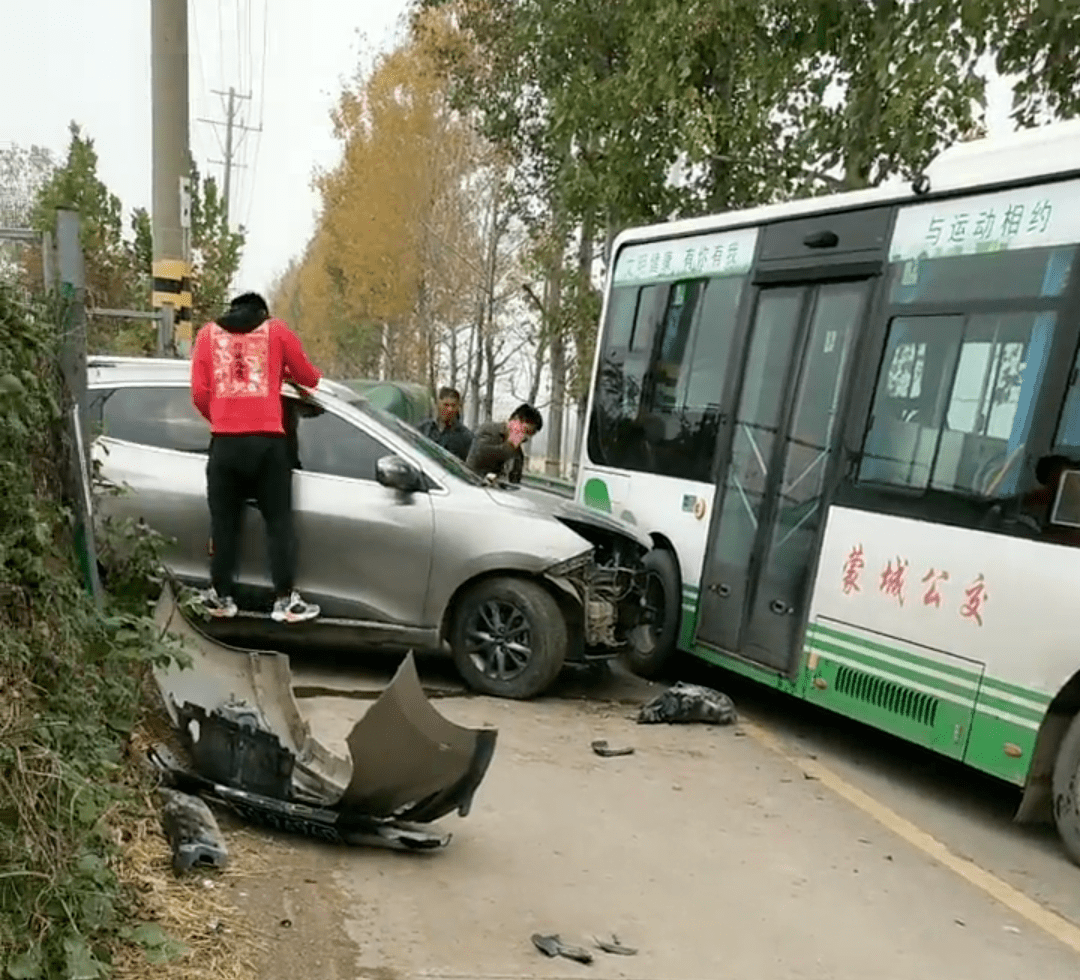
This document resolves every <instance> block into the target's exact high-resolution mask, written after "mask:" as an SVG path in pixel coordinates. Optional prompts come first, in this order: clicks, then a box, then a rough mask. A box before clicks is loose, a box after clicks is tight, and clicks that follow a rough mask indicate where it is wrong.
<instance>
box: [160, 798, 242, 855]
mask: <svg viewBox="0 0 1080 980" xmlns="http://www.w3.org/2000/svg"><path fill="white" fill-rule="evenodd" d="M158 792H159V793H160V795H161V798H162V801H163V802H164V804H165V805H164V807H163V809H162V812H161V823H162V826H163V828H164V830H165V836H166V837H168V838H169V844H170V845H171V846H172V852H173V859H172V866H173V871H175V872H176V873H177V874H183V873H184V872H185V871H190V870H191V869H192V868H224V867H225V865H226V864H228V861H229V849H228V847H227V846H226V845H225V839H224V838H223V837H222V836H221V829H220V828H219V827H218V823H217V820H216V819H215V818H214V814H213V813H212V812H211V810H210V807H208V806H207V805H206V804H205V803H204V802H203V801H202V800H200V799H199V798H198V797H197V796H191V795H190V794H188V793H180V792H177V791H176V790H171V789H166V788H162V789H160V790H159V791H158Z"/></svg>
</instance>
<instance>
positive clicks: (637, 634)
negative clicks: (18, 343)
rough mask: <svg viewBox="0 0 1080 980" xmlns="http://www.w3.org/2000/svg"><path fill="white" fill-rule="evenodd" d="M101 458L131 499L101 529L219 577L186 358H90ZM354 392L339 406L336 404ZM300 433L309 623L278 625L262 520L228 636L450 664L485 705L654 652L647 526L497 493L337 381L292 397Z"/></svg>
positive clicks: (244, 559) (553, 499) (194, 573)
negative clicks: (314, 612) (135, 529)
mask: <svg viewBox="0 0 1080 980" xmlns="http://www.w3.org/2000/svg"><path fill="white" fill-rule="evenodd" d="M88 368H89V370H88V378H89V389H90V393H89V406H90V415H91V423H92V425H93V426H94V431H95V433H97V436H96V438H95V440H94V444H93V454H94V459H95V461H96V463H97V465H98V472H99V474H100V476H101V477H102V478H103V479H104V480H106V481H107V482H109V483H111V484H114V485H116V486H117V487H119V488H120V489H121V492H119V493H115V494H104V495H101V496H100V501H99V512H100V513H101V515H102V516H105V517H107V516H113V517H120V518H122V517H132V518H142V519H143V520H145V522H146V523H147V524H148V525H149V526H150V527H151V528H152V529H154V530H155V531H157V532H159V533H160V534H162V535H164V536H165V537H166V538H167V539H169V542H170V543H169V544H168V545H167V546H166V549H165V551H164V554H163V560H164V562H165V565H166V567H167V569H168V570H169V572H170V573H171V574H172V575H174V576H175V577H176V578H177V579H178V580H180V581H182V582H185V583H187V584H190V585H195V586H202V585H205V584H207V582H208V580H209V548H210V515H209V510H208V508H207V503H206V462H207V453H208V450H209V443H210V431H209V427H208V425H207V423H206V421H205V420H204V419H203V418H202V417H201V416H200V415H199V414H198V412H197V411H196V410H195V408H194V406H193V405H192V402H191V394H190V369H191V368H190V362H188V361H181V360H154V359H145V358H108V357H93V358H91V359H90V361H89V365H88ZM339 395H341V397H339ZM282 397H283V398H284V399H285V404H286V411H287V417H289V418H290V419H291V420H292V422H293V424H294V425H295V439H294V440H293V443H292V445H293V449H294V477H293V480H294V483H293V501H294V510H295V528H296V545H297V549H298V551H297V588H298V589H300V591H301V592H302V593H303V594H304V596H305V597H306V598H308V599H309V600H310V601H313V602H316V603H318V604H319V605H320V606H321V607H322V616H321V617H320V619H318V620H316V621H315V622H312V623H308V624H299V625H289V626H284V625H280V624H276V623H273V622H272V621H271V619H270V616H269V611H270V608H271V605H272V590H271V585H270V580H269V575H268V569H267V561H266V551H265V545H264V537H263V534H264V532H263V525H262V519H261V518H260V516H259V515H258V512H257V511H256V510H255V509H254V506H252V512H251V514H250V515H248V519H247V520H246V521H245V525H244V530H243V541H242V553H241V560H240V566H239V569H238V582H237V601H238V602H239V604H240V607H241V610H242V612H241V615H240V616H238V617H237V618H236V619H234V620H228V621H213V622H212V623H211V624H210V626H209V627H208V628H209V629H210V630H211V631H212V632H213V633H214V635H215V636H217V637H219V638H222V639H225V640H228V641H230V642H238V643H244V644H247V645H253V644H263V643H273V642H274V641H275V639H280V638H281V637H282V631H287V633H288V638H289V640H290V641H292V642H296V641H300V642H302V643H310V644H313V645H314V644H320V645H321V644H331V645H334V646H338V645H342V646H343V647H344V648H345V649H348V648H350V647H354V648H355V647H361V646H371V645H387V646H392V647H399V648H406V649H417V650H439V649H443V650H445V649H447V648H449V651H450V652H451V653H452V655H453V657H454V661H455V663H456V665H457V668H458V670H459V672H460V673H461V675H462V676H463V678H464V679H465V681H466V682H467V683H468V684H469V685H470V686H471V687H473V688H474V689H476V690H478V691H482V692H484V693H488V694H493V695H497V696H502V697H511V698H529V697H534V696H536V695H538V694H540V693H542V692H543V691H544V690H545V689H547V688H548V687H549V686H550V685H551V683H552V682H553V681H554V680H555V678H556V676H557V675H558V674H559V671H560V670H561V668H562V666H563V664H564V662H567V661H570V662H575V661H576V662H579V663H581V662H586V661H588V660H591V659H604V658H610V657H613V656H616V655H618V654H619V653H620V652H621V651H623V650H626V649H627V648H628V647H629V645H630V644H631V643H633V644H635V645H636V646H637V647H639V648H642V649H648V648H650V647H651V646H652V644H653V643H654V642H655V638H656V633H657V629H656V626H655V623H656V621H657V620H658V619H660V618H662V615H661V611H660V610H654V609H653V608H652V607H651V605H650V603H649V601H648V600H647V596H648V595H649V594H651V593H652V592H653V591H654V590H652V589H650V588H649V587H648V574H649V573H648V572H647V571H646V564H645V562H644V559H645V556H646V554H647V552H648V551H649V549H650V548H651V546H652V542H651V541H650V539H649V538H647V537H645V536H644V535H642V534H641V533H640V532H638V531H637V530H636V529H635V528H634V527H632V526H631V525H629V524H626V523H624V522H621V521H617V520H615V519H613V518H610V517H608V516H606V515H604V514H601V513H599V512H596V511H592V510H588V509H586V508H583V507H580V506H578V505H576V504H573V503H571V502H570V501H568V500H565V499H563V498H561V497H558V496H556V495H554V494H548V493H545V492H544V491H540V490H530V489H527V488H522V487H520V486H513V487H511V486H502V485H492V484H490V483H489V482H487V481H485V480H483V479H481V478H479V477H478V476H477V475H476V474H474V473H473V472H472V471H471V470H469V469H468V468H466V467H465V465H464V464H463V463H462V462H461V461H460V460H458V459H457V458H456V457H455V456H453V455H451V454H449V453H447V452H445V451H444V450H443V449H442V448H441V447H439V446H437V445H435V444H434V443H433V442H431V441H430V440H428V439H426V438H425V437H424V436H422V435H420V434H419V433H418V432H417V431H416V430H414V429H413V428H411V427H410V426H408V425H407V424H406V423H404V422H402V421H401V420H400V419H398V418H396V417H394V416H392V415H389V414H387V413H385V412H382V411H380V410H379V409H376V408H373V407H372V406H370V405H369V404H368V403H367V402H366V400H365V399H364V398H363V397H362V396H360V395H356V394H355V393H350V392H348V390H347V389H344V390H343V386H337V385H335V384H333V383H332V382H328V383H326V382H324V383H323V384H320V386H319V388H318V389H317V390H316V391H314V392H311V393H304V394H301V393H299V392H297V391H294V390H293V389H291V388H289V387H288V386H286V387H285V389H284V390H283V392H282Z"/></svg>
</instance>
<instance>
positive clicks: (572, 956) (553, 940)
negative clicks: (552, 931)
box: [532, 932, 593, 963]
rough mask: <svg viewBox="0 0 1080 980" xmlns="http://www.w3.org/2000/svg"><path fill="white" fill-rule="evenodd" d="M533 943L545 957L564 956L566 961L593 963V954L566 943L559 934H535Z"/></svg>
mask: <svg viewBox="0 0 1080 980" xmlns="http://www.w3.org/2000/svg"><path fill="white" fill-rule="evenodd" d="M532 943H533V945H534V946H535V947H536V948H537V949H538V950H540V952H541V953H543V954H544V955H545V956H564V957H566V959H568V960H575V961H577V962H578V963H591V962H592V961H593V954H592V953H590V952H589V951H588V950H587V949H585V948H584V947H582V946H572V945H570V944H569V943H564V942H563V941H562V940H560V939H559V937H558V935H557V934H556V935H552V936H542V935H540V933H538V932H534V933H533V935H532Z"/></svg>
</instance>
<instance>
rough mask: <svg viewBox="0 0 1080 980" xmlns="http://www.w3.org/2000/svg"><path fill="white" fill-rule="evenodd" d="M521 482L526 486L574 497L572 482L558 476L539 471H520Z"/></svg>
mask: <svg viewBox="0 0 1080 980" xmlns="http://www.w3.org/2000/svg"><path fill="white" fill-rule="evenodd" d="M521 482H522V483H523V484H524V485H525V486H527V487H533V488H534V489H536V490H548V491H550V492H552V493H557V494H559V496H561V497H569V498H570V499H573V497H574V483H573V481H571V480H564V479H563V478H562V477H558V476H545V475H543V474H540V473H522V474H521Z"/></svg>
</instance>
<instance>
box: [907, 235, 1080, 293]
mask: <svg viewBox="0 0 1080 980" xmlns="http://www.w3.org/2000/svg"><path fill="white" fill-rule="evenodd" d="M1075 255H1076V247H1075V246H1069V247H1067V248H1026V249H1018V250H1016V251H1000V252H977V253H975V254H973V255H947V256H941V257H938V258H932V259H931V258H921V259H911V260H909V261H906V262H895V263H893V266H892V279H891V285H890V301H891V302H893V303H897V304H901V305H905V306H906V305H907V304H909V303H963V302H968V301H976V302H978V301H983V300H992V299H1026V298H1036V297H1037V298H1043V299H1046V298H1050V297H1057V296H1060V295H1061V294H1062V293H1063V292H1064V291H1065V287H1066V285H1067V284H1068V281H1069V274H1070V272H1071V271H1072V266H1073V259H1074V257H1075Z"/></svg>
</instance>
